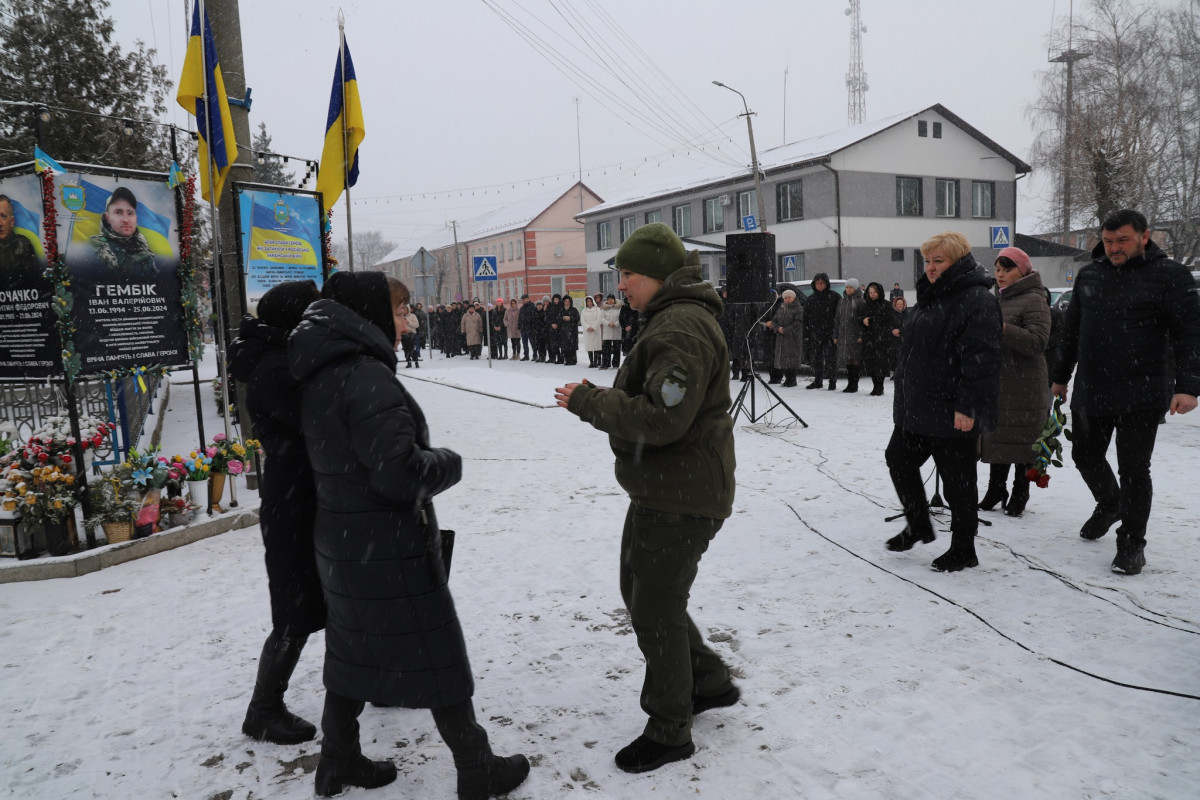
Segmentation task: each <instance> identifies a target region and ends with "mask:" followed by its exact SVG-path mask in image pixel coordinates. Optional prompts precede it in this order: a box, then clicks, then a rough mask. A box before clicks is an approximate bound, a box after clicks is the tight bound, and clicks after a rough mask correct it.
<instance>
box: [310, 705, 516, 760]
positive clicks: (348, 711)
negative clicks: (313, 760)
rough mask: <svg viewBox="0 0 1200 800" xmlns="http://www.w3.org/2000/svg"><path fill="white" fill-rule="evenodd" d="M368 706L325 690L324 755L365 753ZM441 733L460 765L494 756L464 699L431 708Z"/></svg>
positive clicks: (347, 757)
mask: <svg viewBox="0 0 1200 800" xmlns="http://www.w3.org/2000/svg"><path fill="white" fill-rule="evenodd" d="M365 705H366V703H364V702H363V701H361V700H353V699H351V698H349V697H344V696H342V695H340V694H337V693H336V692H331V691H329V690H328V689H327V690H326V691H325V711H324V714H322V716H321V732H322V733H323V734H324V735H323V737H322V740H321V755H322V756H324V757H325V758H334V759H340V760H351V759H355V758H357V757H359V756H360V755H361V754H362V749H361V745H360V743H359V738H358V717H359V715H360V714H362V711H363V707H364V706H365ZM430 712H432V714H433V722H434V724H435V725H437V729H438V733H440V734H441V735H442V739H443V740H444V741H445V742H446V746H447V747H449V748H450V752H451V753H452V754H453V755H454V765H455V766H456V767H471V766H475V765H478V764H480V763H482V762H483V761H485V760H486V759H487V758H488V757H489V756H491V755H492V748H491V746H490V745H489V744H488V735H487V731H485V730H484V729H483V728H482V727H481V726H480V724H479V723H478V722H477V721H476V720H475V705H474V704H473V703H472V702H471V701H470V700H463V701H462V702H460V703H455V704H454V705H452V706H443V707H442V708H431V709H430Z"/></svg>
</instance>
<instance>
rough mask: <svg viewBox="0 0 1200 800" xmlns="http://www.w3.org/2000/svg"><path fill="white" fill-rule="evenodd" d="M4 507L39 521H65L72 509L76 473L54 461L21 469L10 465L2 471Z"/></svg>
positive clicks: (75, 491)
mask: <svg viewBox="0 0 1200 800" xmlns="http://www.w3.org/2000/svg"><path fill="white" fill-rule="evenodd" d="M4 477H5V481H4V482H5V487H6V488H5V490H4V498H3V501H2V503H3V508H4V510H5V511H16V512H18V513H19V514H20V515H21V516H22V517H25V518H28V519H34V520H37V521H38V522H54V523H61V522H65V521H66V520H67V518H68V517H70V516H72V515H73V514H74V513H75V506H76V505H77V504H78V503H79V490H78V488H77V487H76V485H75V476H74V475H69V474H66V473H64V472H63V471H62V469H61V468H60V467H59V466H58V465H57V464H51V465H47V466H37V467H33V468H31V469H28V470H25V469H21V468H20V467H19V466H17V465H15V464H14V465H12V466H10V467H9V469H8V470H7V471H6V472H5V476H4Z"/></svg>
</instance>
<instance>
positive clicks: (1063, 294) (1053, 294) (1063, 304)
mask: <svg viewBox="0 0 1200 800" xmlns="http://www.w3.org/2000/svg"><path fill="white" fill-rule="evenodd" d="M1073 293H1074V289H1072V288H1071V287H1070V286H1058V287H1053V288H1051V289H1050V307H1051V308H1057V309H1059V310H1061V311H1065V310H1066V308H1067V306H1068V305H1070V303H1071V295H1072V294H1073Z"/></svg>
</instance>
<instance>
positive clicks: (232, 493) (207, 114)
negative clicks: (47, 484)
mask: <svg viewBox="0 0 1200 800" xmlns="http://www.w3.org/2000/svg"><path fill="white" fill-rule="evenodd" d="M196 2H198V3H199V4H200V67H201V70H202V71H203V74H204V120H205V125H206V127H207V130H208V141H207V142H206V143H205V150H207V151H208V158H207V159H206V161H207V163H206V164H205V165H204V169H207V170H208V214H209V221H210V222H211V223H212V228H213V258H214V261H213V271H212V277H213V279H212V281H210V288H211V290H212V296H213V305H214V307H215V309H216V312H217V325H216V328H217V369H218V371H219V373H220V376H221V401H222V407H221V420H222V421H223V422H224V423H225V440H226V441H229V399H230V397H232V392H230V386H229V373H228V370H227V369H226V367H225V362H226V351H225V304H224V303H223V302H222V300H221V294H222V293H221V288H222V287H221V286H219V285H217V283H218V276H219V275H220V274H221V270H220V259H221V228H220V226H219V225H217V184H216V181H215V180H213V177H214V176H213V154H212V144H213V120H212V104H211V102H210V98H209V96H208V62H207V61H206V59H207V57H208V53H207V52H206V50H205V47H204V43H205V42H206V41H207V33H208V31H207V28H206V26H207V24H208V14H207V12H206V11H205V8H204V0H196ZM205 444H207V442H201V443H200V446H201V447H203V446H204V445H205ZM235 483H236V482H235V481H229V504H230V505H231V506H236V505H237V489H236V488H235V487H234V484H235ZM208 514H209V516H212V504H211V503H210V504H209V506H208Z"/></svg>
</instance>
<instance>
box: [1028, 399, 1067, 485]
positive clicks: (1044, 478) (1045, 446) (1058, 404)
mask: <svg viewBox="0 0 1200 800" xmlns="http://www.w3.org/2000/svg"><path fill="white" fill-rule="evenodd" d="M1062 404H1063V399H1062V398H1061V397H1058V398H1055V400H1054V407H1053V408H1052V409H1050V417H1049V418H1048V419H1047V420H1046V424H1045V425H1043V426H1042V434H1041V436H1039V437H1038V438H1037V441H1035V442H1034V443H1033V453H1034V460H1033V465H1032V466H1031V467H1030V468H1029V469H1028V470H1026V471H1025V477H1026V478H1028V479H1029V480H1030V481H1032V482H1034V483H1036V484H1037V486H1038V488H1039V489H1045V488H1046V487H1047V486H1048V485H1049V484H1050V472H1049V470H1050V467H1051V466H1055V467H1061V466H1062V465H1063V462H1062V451H1063V448H1062V442H1061V441H1059V438H1058V436H1059V434H1062V435H1063V436H1064V437H1065V438H1066V439H1067V441H1070V440H1071V432H1070V431H1069V430H1067V428H1066V427H1065V426H1066V424H1067V412H1065V411H1063V409H1062Z"/></svg>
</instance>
